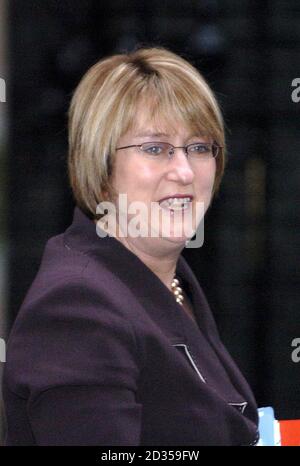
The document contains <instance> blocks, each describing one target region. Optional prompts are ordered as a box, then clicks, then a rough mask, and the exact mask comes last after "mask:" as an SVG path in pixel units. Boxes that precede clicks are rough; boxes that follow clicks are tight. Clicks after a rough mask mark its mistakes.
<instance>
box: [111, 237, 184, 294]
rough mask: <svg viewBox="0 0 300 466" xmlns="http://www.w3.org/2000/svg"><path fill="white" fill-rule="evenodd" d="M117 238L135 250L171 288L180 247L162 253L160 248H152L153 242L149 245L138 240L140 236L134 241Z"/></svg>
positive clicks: (132, 250)
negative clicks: (154, 250)
mask: <svg viewBox="0 0 300 466" xmlns="http://www.w3.org/2000/svg"><path fill="white" fill-rule="evenodd" d="M116 239H117V240H119V241H120V242H121V243H122V244H124V246H126V247H127V249H129V250H130V251H131V252H133V253H134V254H135V255H136V256H137V257H138V258H139V259H140V260H141V261H142V262H143V263H144V264H145V265H146V266H147V267H148V268H149V269H150V270H151V271H152V272H153V273H154V274H155V275H156V276H157V277H158V278H159V279H160V280H161V281H162V282H163V283H164V285H165V286H166V287H167V288H168V289H169V290H171V283H172V280H173V278H174V274H175V270H176V264H177V260H178V257H179V255H180V250H179V251H178V248H177V249H175V250H173V251H172V250H171V251H168V253H166V252H165V251H164V253H162V252H161V251H159V249H158V250H156V253H153V249H154V248H151V244H150V245H149V246H148V245H147V244H143V243H142V242H139V241H137V239H138V238H134V241H130V239H129V238H123V237H117V236H116ZM141 243H142V244H141ZM147 246H148V247H147Z"/></svg>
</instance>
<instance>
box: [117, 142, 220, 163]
mask: <svg viewBox="0 0 300 466" xmlns="http://www.w3.org/2000/svg"><path fill="white" fill-rule="evenodd" d="M145 144H166V145H168V146H169V147H170V150H169V156H172V155H174V152H175V149H183V150H184V152H185V155H186V156H187V157H189V153H188V150H189V149H188V148H189V147H191V146H196V145H197V144H205V145H209V146H211V153H212V156H213V158H214V159H215V158H216V157H218V155H219V153H220V149H223V146H219V144H216V143H214V142H213V143H209V142H207V143H206V142H193V143H191V144H187V145H186V146H173V144H170V143H169V142H163V141H153V142H152V141H149V142H143V143H142V144H130V145H129V146H122V147H117V148H116V150H121V149H129V148H131V147H138V148H139V149H140V151H141V152H145V151H143V149H142V147H143V146H144V145H145ZM149 155H151V154H149ZM153 155H155V154H153ZM196 158H197V157H196Z"/></svg>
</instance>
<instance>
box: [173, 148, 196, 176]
mask: <svg viewBox="0 0 300 466" xmlns="http://www.w3.org/2000/svg"><path fill="white" fill-rule="evenodd" d="M166 176H167V179H168V180H170V181H179V182H181V183H182V184H190V183H192V182H193V180H194V176H195V175H194V171H193V169H192V167H191V164H190V162H189V160H188V158H187V155H186V151H185V149H184V148H176V149H175V150H174V149H172V152H170V158H169V160H168V165H167V173H166Z"/></svg>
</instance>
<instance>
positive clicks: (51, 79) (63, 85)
mask: <svg viewBox="0 0 300 466" xmlns="http://www.w3.org/2000/svg"><path fill="white" fill-rule="evenodd" d="M7 4H8V26H9V32H8V39H9V40H8V44H9V45H8V59H9V60H8V61H9V83H8V84H9V96H8V105H9V115H10V118H9V128H10V131H9V140H8V159H7V165H8V170H9V188H8V193H7V204H6V210H4V209H3V212H5V214H6V219H7V228H8V232H9V246H10V247H9V261H8V264H9V267H8V286H7V290H8V304H7V317H6V323H7V334H8V331H9V328H10V327H11V325H12V323H13V320H14V318H15V316H16V314H17V312H18V309H19V307H20V304H21V302H22V300H23V299H24V296H25V293H26V291H27V289H28V287H29V286H30V284H31V282H32V280H33V278H34V276H35V274H36V272H37V270H38V267H39V263H40V260H41V255H42V252H43V248H44V246H45V243H46V241H47V239H48V238H49V237H50V236H52V235H55V234H58V233H61V232H62V231H63V230H64V229H65V228H66V227H67V226H68V225H69V223H70V222H71V220H72V212H73V200H72V195H71V192H70V189H69V186H68V179H67V171H66V153H67V128H66V124H67V118H66V114H67V109H68V105H69V102H70V98H71V95H72V91H73V90H74V88H75V86H76V85H77V83H78V82H79V80H80V78H81V77H82V75H83V74H84V73H85V71H86V70H87V69H88V68H89V67H90V66H91V65H92V64H93V63H95V62H96V61H97V60H99V59H100V58H102V57H103V56H106V55H109V54H112V53H117V52H123V51H130V50H132V49H133V48H135V47H136V46H137V45H146V46H149V45H159V46H165V47H167V48H169V49H171V50H172V51H174V52H177V53H179V54H181V55H182V56H183V57H185V58H187V59H188V60H190V61H192V62H193V63H194V64H195V65H196V67H198V69H199V70H200V71H201V72H202V73H203V74H204V76H205V77H206V79H207V80H208V82H209V84H210V85H211V87H212V88H213V89H214V91H215V93H216V95H217V98H218V100H219V102H220V105H221V108H222V110H223V112H224V117H225V121H226V126H227V141H228V152H229V153H228V165H227V172H226V175H225V178H224V181H223V185H222V188H221V190H220V193H219V195H218V197H217V198H216V200H215V201H214V204H213V206H212V207H211V209H210V211H209V213H208V215H207V219H206V227H205V242H204V247H202V248H201V249H186V250H185V251H184V256H185V257H186V258H187V260H188V262H189V263H190V265H191V267H192V269H193V270H194V272H195V274H196V276H197V277H198V279H199V281H200V283H201V284H202V286H203V288H204V289H205V291H206V294H207V297H208V300H209V302H210V304H211V307H212V310H213V312H214V315H215V318H216V320H217V323H218V327H219V330H220V333H221V336H222V339H223V341H224V343H225V345H226V346H227V348H228V349H229V351H230V353H231V354H232V356H233V357H234V359H235V360H236V361H237V363H238V365H239V367H240V368H241V370H242V372H243V373H244V374H245V375H246V377H247V379H248V381H249V382H250V384H251V386H252V388H253V390H254V393H255V395H256V398H257V401H258V404H259V406H273V407H274V409H275V415H276V417H277V419H294V418H300V383H299V382H300V380H299V379H300V378H299V375H300V363H298V364H297V363H295V362H293V361H292V358H291V353H292V350H293V348H292V346H291V343H292V340H293V339H294V338H297V337H300V313H299V311H300V297H299V279H300V268H299V249H300V248H299V246H300V236H299V232H298V228H299V223H300V222H299V216H300V182H299V175H300V157H299V147H300V133H299V129H300V124H299V116H300V102H299V103H298V104H297V103H295V102H293V101H292V98H291V93H292V91H293V88H292V85H291V83H292V80H293V79H294V78H296V77H299V75H300V56H299V53H300V2H299V0H287V1H282V0H272V1H266V0H265V1H258V0H256V1H255V0H251V1H250V0H181V1H180V0H177V1H176V2H175V1H174V0H151V1H146V0H126V1H124V0H110V1H103V0H80V1H79V0H72V1H71V0H63V1H58V0H47V1H46V2H45V1H36V0H27V1H26V2H25V1H22V0H11V1H10V2H7Z"/></svg>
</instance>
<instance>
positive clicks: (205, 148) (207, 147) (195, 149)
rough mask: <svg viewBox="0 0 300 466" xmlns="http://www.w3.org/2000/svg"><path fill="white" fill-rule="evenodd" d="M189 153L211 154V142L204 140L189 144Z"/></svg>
mask: <svg viewBox="0 0 300 466" xmlns="http://www.w3.org/2000/svg"><path fill="white" fill-rule="evenodd" d="M188 152H189V154H193V155H197V154H209V153H210V152H211V144H208V143H204V142H197V143H195V144H190V145H189V146H188Z"/></svg>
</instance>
